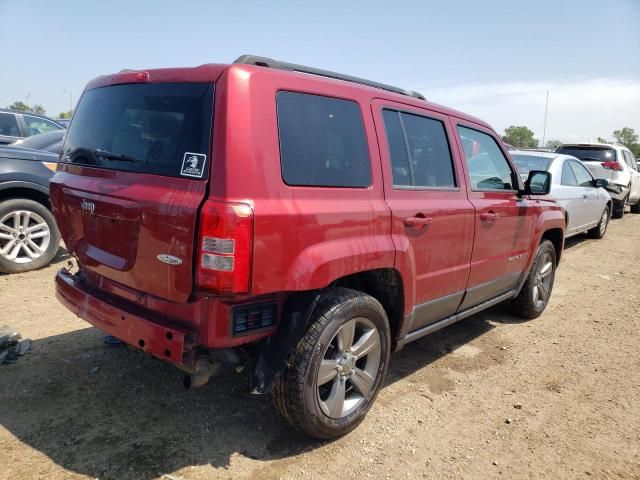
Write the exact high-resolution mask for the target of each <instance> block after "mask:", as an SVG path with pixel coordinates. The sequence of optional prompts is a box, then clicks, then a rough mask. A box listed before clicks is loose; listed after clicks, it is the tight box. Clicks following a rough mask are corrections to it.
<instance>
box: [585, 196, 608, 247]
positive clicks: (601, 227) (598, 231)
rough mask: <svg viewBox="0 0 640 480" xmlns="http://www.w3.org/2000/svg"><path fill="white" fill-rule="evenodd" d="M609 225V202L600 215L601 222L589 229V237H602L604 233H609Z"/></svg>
mask: <svg viewBox="0 0 640 480" xmlns="http://www.w3.org/2000/svg"><path fill="white" fill-rule="evenodd" d="M607 225H609V205H608V204H607V205H606V206H605V207H604V211H603V212H602V216H601V217H600V223H598V225H596V226H595V227H593V228H592V229H591V230H589V231H588V232H587V233H588V234H589V237H591V238H596V239H601V238H602V237H604V234H605V233H607Z"/></svg>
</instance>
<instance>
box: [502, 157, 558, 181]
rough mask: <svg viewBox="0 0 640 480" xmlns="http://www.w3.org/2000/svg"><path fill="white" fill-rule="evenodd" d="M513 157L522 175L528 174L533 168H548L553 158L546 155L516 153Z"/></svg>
mask: <svg viewBox="0 0 640 480" xmlns="http://www.w3.org/2000/svg"><path fill="white" fill-rule="evenodd" d="M511 158H512V159H513V161H514V162H516V166H517V167H518V172H519V173H520V174H521V175H524V176H528V175H529V172H530V171H531V170H546V169H547V168H548V167H549V163H551V160H550V159H548V158H544V157H535V156H533V155H514V154H513V153H512V154H511Z"/></svg>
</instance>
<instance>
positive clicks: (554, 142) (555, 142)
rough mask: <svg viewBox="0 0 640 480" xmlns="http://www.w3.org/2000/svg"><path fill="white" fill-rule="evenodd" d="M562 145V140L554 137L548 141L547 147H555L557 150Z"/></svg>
mask: <svg viewBox="0 0 640 480" xmlns="http://www.w3.org/2000/svg"><path fill="white" fill-rule="evenodd" d="M560 146H562V142H561V141H560V140H556V139H552V140H549V141H548V142H547V144H546V145H545V148H553V149H554V150H555V149H556V148H558V147H560Z"/></svg>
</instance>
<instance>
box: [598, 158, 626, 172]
mask: <svg viewBox="0 0 640 480" xmlns="http://www.w3.org/2000/svg"><path fill="white" fill-rule="evenodd" d="M602 168H606V169H607V170H615V171H617V172H621V171H622V165H620V164H619V163H618V162H616V161H615V160H607V161H606V162H602Z"/></svg>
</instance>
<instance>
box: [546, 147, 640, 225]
mask: <svg viewBox="0 0 640 480" xmlns="http://www.w3.org/2000/svg"><path fill="white" fill-rule="evenodd" d="M556 152H558V153H563V154H565V155H573V156H574V157H578V158H579V159H580V160H582V163H584V165H585V166H586V167H587V168H588V169H589V171H590V172H591V174H592V175H593V176H594V178H604V179H605V180H607V181H608V182H609V186H608V187H607V190H609V194H610V195H611V198H612V199H613V211H612V213H611V216H612V217H613V218H621V217H622V216H623V215H624V207H625V205H627V204H628V205H630V206H631V212H632V213H640V172H638V164H637V163H636V159H635V158H634V157H633V153H631V150H629V149H628V148H627V147H625V146H624V145H620V144H617V143H616V144H608V143H576V144H566V145H562V146H561V147H558V149H557V150H556Z"/></svg>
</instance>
